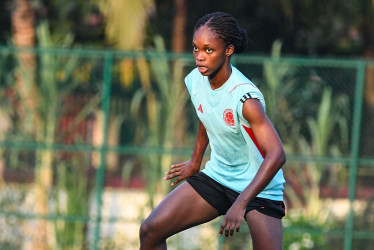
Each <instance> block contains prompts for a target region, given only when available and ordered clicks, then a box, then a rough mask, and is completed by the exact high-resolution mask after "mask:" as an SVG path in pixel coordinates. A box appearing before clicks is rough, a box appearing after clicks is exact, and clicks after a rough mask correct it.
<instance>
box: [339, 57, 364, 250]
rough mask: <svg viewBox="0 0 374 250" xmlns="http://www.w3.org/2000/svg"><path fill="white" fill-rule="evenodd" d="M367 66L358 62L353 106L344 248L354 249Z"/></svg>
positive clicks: (346, 249)
mask: <svg viewBox="0 0 374 250" xmlns="http://www.w3.org/2000/svg"><path fill="white" fill-rule="evenodd" d="M365 66H366V64H365V63H364V62H363V61H360V62H359V63H358V64H357V68H356V69H357V75H356V88H355V98H354V107H353V119H352V121H353V124H352V136H351V156H350V161H349V177H348V178H349V179H348V199H349V212H348V217H347V220H346V224H345V237H344V249H345V250H348V249H352V240H353V233H354V228H353V222H354V211H353V201H354V199H355V193H356V181H357V167H358V161H359V157H360V155H359V153H360V152H359V147H360V127H361V119H362V103H363V98H364V97H363V95H364V85H365Z"/></svg>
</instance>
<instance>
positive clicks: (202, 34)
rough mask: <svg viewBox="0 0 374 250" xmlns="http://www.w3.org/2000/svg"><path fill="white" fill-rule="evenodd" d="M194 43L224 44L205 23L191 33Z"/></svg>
mask: <svg viewBox="0 0 374 250" xmlns="http://www.w3.org/2000/svg"><path fill="white" fill-rule="evenodd" d="M193 43H194V44H196V45H197V44H202V45H204V44H212V45H217V46H218V45H224V42H223V40H222V39H221V38H220V37H219V35H218V34H217V33H216V32H214V31H213V30H212V29H211V28H209V27H208V26H207V25H204V26H201V27H200V28H199V29H198V30H196V31H195V33H194V35H193Z"/></svg>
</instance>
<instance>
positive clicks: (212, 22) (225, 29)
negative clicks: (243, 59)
mask: <svg viewBox="0 0 374 250" xmlns="http://www.w3.org/2000/svg"><path fill="white" fill-rule="evenodd" d="M204 25H206V26H207V27H209V28H210V29H211V30H212V31H213V32H215V33H216V34H218V35H219V37H220V38H221V39H222V40H223V41H224V42H225V43H226V45H230V44H231V45H233V46H234V53H237V54H239V53H241V52H243V51H245V50H246V48H247V46H248V38H247V32H246V31H245V30H244V29H242V28H241V27H240V26H239V25H238V22H237V21H236V19H235V18H234V17H232V16H231V15H230V14H227V13H224V12H215V13H210V14H206V15H205V16H203V17H201V18H200V19H199V20H198V21H197V23H196V24H195V28H194V33H195V32H196V31H197V30H198V29H199V28H200V27H202V26H204Z"/></svg>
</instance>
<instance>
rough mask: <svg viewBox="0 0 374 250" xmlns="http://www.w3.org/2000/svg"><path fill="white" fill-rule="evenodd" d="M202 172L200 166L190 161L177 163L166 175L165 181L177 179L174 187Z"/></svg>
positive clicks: (173, 184)
mask: <svg viewBox="0 0 374 250" xmlns="http://www.w3.org/2000/svg"><path fill="white" fill-rule="evenodd" d="M199 170H200V164H198V163H196V162H194V161H192V160H189V161H185V162H182V163H177V164H174V165H171V169H170V170H169V171H167V172H166V173H165V177H164V180H166V181H167V180H170V179H173V178H175V177H177V179H175V181H174V182H173V183H171V185H172V186H175V185H176V184H178V183H179V182H181V181H183V180H184V179H187V178H188V177H190V176H191V175H194V174H196V173H197V172H199Z"/></svg>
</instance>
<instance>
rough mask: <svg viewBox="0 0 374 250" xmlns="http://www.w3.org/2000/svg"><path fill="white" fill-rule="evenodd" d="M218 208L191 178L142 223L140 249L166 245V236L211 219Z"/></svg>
mask: <svg viewBox="0 0 374 250" xmlns="http://www.w3.org/2000/svg"><path fill="white" fill-rule="evenodd" d="M217 216H218V211H217V210H216V209H215V208H214V207H212V206H211V205H210V204H209V203H208V202H207V201H205V200H204V199H203V198H202V197H201V196H200V195H199V194H198V193H197V192H196V191H195V189H193V188H192V187H191V185H190V184H188V182H184V183H182V184H181V185H179V186H178V187H177V188H176V189H174V190H173V191H172V192H170V194H169V195H168V196H166V198H165V199H164V200H163V201H162V202H161V203H160V204H159V205H158V206H157V207H156V208H155V209H154V210H153V211H152V213H151V214H150V215H149V216H148V218H147V219H146V220H145V221H144V222H143V223H142V225H141V227H140V249H147V250H148V249H166V239H167V238H168V237H170V236H172V235H173V234H176V233H178V232H180V231H182V230H185V229H187V228H190V227H193V226H196V225H199V224H202V223H205V222H208V221H211V220H213V219H214V218H216V217H217Z"/></svg>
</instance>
